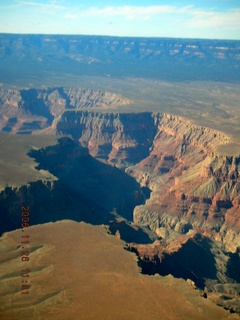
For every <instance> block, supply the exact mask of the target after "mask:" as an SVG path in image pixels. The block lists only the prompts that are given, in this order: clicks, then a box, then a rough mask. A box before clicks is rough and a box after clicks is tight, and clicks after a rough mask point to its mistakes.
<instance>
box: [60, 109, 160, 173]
mask: <svg viewBox="0 0 240 320" xmlns="http://www.w3.org/2000/svg"><path fill="white" fill-rule="evenodd" d="M159 117H161V116H160V115H159ZM158 121H159V120H158V117H153V116H152V114H151V113H147V112H146V113H137V114H103V113H88V112H71V111H70V112H65V113H64V114H63V115H62V117H61V120H60V121H59V122H58V123H57V127H56V130H57V132H58V133H62V134H71V135H72V136H73V137H74V139H75V140H78V141H79V142H80V143H81V144H82V145H84V146H87V147H88V149H89V151H90V153H91V154H92V155H93V156H94V157H97V158H101V159H104V160H106V161H108V162H109V163H113V164H116V165H119V166H124V167H126V166H127V165H129V164H135V163H138V162H139V161H141V160H142V159H143V158H145V157H147V156H148V154H149V148H150V147H151V146H152V142H153V139H154V137H155V134H156V132H157V122H158Z"/></svg>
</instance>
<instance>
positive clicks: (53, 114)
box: [0, 87, 131, 134]
mask: <svg viewBox="0 0 240 320" xmlns="http://www.w3.org/2000/svg"><path fill="white" fill-rule="evenodd" d="M130 103H131V100H130V99H127V98H124V97H122V96H120V95H117V94H115V93H111V92H102V91H99V90H91V89H84V88H70V89H66V88H61V87H60V88H46V89H26V90H8V89H0V131H3V132H11V133H24V134H29V133H33V132H34V131H37V130H41V129H47V128H49V127H50V126H51V125H52V123H53V124H54V123H55V122H56V121H57V120H58V119H59V117H60V116H61V115H62V113H63V112H64V111H65V110H67V109H87V108H100V109H104V108H116V107H118V106H121V105H128V104H130Z"/></svg>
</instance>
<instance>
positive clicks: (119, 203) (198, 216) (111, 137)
mask: <svg viewBox="0 0 240 320" xmlns="http://www.w3.org/2000/svg"><path fill="white" fill-rule="evenodd" d="M37 132H38V130H37V131H36V130H34V128H32V133H33V134H36V133H37ZM45 132H46V133H49V132H51V133H53V132H55V133H56V134H61V135H67V136H71V137H72V139H73V140H75V142H73V141H72V140H71V139H69V138H61V139H60V140H59V142H58V145H57V146H50V147H46V148H44V149H40V150H32V151H30V153H29V156H31V157H34V158H35V161H36V162H37V163H38V165H37V166H36V169H37V170H39V171H41V170H43V171H45V172H49V173H50V174H51V175H52V176H53V177H54V178H55V179H57V180H55V181H52V182H51V181H46V182H45V181H41V180H40V181H36V182H32V183H30V184H29V186H23V187H20V188H10V187H8V188H6V189H5V190H3V191H2V192H1V195H0V201H1V202H0V203H1V208H2V211H3V212H4V219H3V224H2V228H3V229H2V231H6V230H9V229H6V226H8V227H9V226H10V230H11V229H15V228H16V227H17V225H16V222H15V223H14V221H17V220H16V217H17V215H18V208H19V206H20V204H21V203H25V202H26V201H28V203H29V205H30V206H31V207H32V208H33V211H34V212H35V214H34V218H33V219H32V223H33V224H37V223H43V222H48V221H56V220H58V219H66V218H68V219H69V218H71V219H74V220H77V221H81V220H83V221H87V222H91V223H94V224H96V223H98V224H99V223H106V224H108V225H110V230H111V232H113V233H116V234H118V236H119V237H120V238H122V239H125V240H128V242H137V238H138V239H141V240H142V237H143V236H144V233H145V236H144V237H145V238H146V239H147V238H148V237H149V238H148V241H147V243H149V240H150V239H152V240H154V238H155V239H162V240H161V241H162V242H154V244H153V245H148V244H145V245H141V246H138V245H130V250H133V251H136V252H137V254H138V255H139V257H140V259H141V260H142V261H143V262H142V263H140V266H141V267H142V271H143V272H144V273H148V274H154V273H160V274H162V275H165V274H169V273H170V274H173V275H175V276H178V277H182V278H184V279H186V280H187V279H190V280H191V281H193V283H195V284H196V286H197V287H198V288H200V289H201V290H203V289H204V288H205V290H207V291H208V292H210V293H208V296H209V297H211V298H212V300H213V301H215V302H216V303H218V304H220V305H222V306H224V307H226V308H228V309H230V310H232V311H233V312H239V311H240V310H239V308H238V304H239V293H240V284H239V281H240V273H239V270H240V269H239V265H240V255H239V243H240V223H239V221H240V216H239V201H240V200H239V199H240V181H239V166H240V156H239V154H236V153H234V154H232V155H228V156H226V155H224V154H221V153H220V152H219V151H218V147H219V145H227V144H228V143H229V142H230V138H229V137H228V136H227V135H225V134H223V133H221V132H220V131H216V130H214V129H209V128H205V127H201V126H197V125H195V124H193V123H192V122H191V121H189V120H187V119H185V118H182V117H179V116H173V115H169V114H164V113H150V112H145V113H128V114H127V113H121V114H117V113H116V114H110V113H100V112H88V111H79V110H77V111H76V110H67V111H62V114H60V113H59V115H58V116H56V118H55V119H54V120H52V121H51V123H49V124H48V126H46V128H45ZM79 144H80V145H82V147H81V146H79ZM95 158H96V159H98V160H96V159H95ZM99 160H100V161H99ZM118 168H119V169H118ZM120 169H121V170H120ZM130 176H131V177H133V178H134V179H135V180H134V179H133V178H130ZM136 181H137V182H138V183H139V184H137V182H136ZM140 187H142V189H141V188H140ZM148 197H149V199H148ZM36 198H37V199H38V200H36ZM116 215H117V216H120V217H123V218H125V222H124V220H121V219H119V218H118V219H117V220H116V221H115V222H114V219H115V218H116ZM132 220H133V222H134V225H135V226H134V225H131V221H132ZM123 224H125V228H123ZM136 226H140V227H141V228H142V229H137V230H136ZM138 228H139V227H138ZM131 230H132V231H131ZM133 230H135V232H134V231H133ZM141 230H142V231H141ZM148 230H149V231H148ZM141 232H142V236H139V233H141ZM151 232H153V233H155V237H154V236H152V234H151ZM129 233H133V234H135V236H136V237H134V236H132V237H130V236H129ZM140 243H141V241H140ZM207 248H208V249H207ZM182 252H183V253H182ZM194 252H195V258H193V257H194V254H193V253H194ZM186 255H187V256H188V255H189V256H191V260H189V261H191V262H189V263H186V258H185V256H186ZM206 260H207V261H208V264H207V265H205V266H204V264H203V265H202V266H201V265H200V264H199V262H198V261H206ZM144 261H147V267H146V265H145V262H144ZM161 261H162V262H161ZM177 261H178V262H177ZM160 262H161V263H160ZM176 263H177V264H179V266H180V267H179V268H177V270H178V272H176V271H174V270H175V268H173V266H174V265H176ZM204 270H205V271H204ZM225 300H226V301H227V302H226V301H225Z"/></svg>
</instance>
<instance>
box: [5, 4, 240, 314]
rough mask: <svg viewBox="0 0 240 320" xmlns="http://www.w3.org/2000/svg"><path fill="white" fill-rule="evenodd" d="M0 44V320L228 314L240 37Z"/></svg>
mask: <svg viewBox="0 0 240 320" xmlns="http://www.w3.org/2000/svg"><path fill="white" fill-rule="evenodd" d="M31 5H32V4H31ZM0 49H1V50H0V58H1V61H2V63H1V64H0V167H1V174H0V218H1V223H0V234H1V238H0V252H1V257H0V260H1V266H0V267H1V270H2V274H1V281H2V283H3V285H2V286H1V289H0V318H1V317H3V319H4V320H16V319H19V318H21V319H26V320H27V319H29V320H33V319H34V320H41V319H42V315H44V319H46V320H56V319H59V320H68V319H70V318H69V317H71V319H78V318H79V317H80V318H81V319H83V320H86V319H87V320H88V319H89V320H90V319H93V320H96V319H103V320H108V319H109V320H112V319H119V320H123V319H127V320H129V319H138V320H139V319H141V320H142V319H146V320H148V319H149V320H150V319H151V320H153V319H154V320H155V319H160V318H161V319H164V320H168V319H169V320H186V319H187V320H197V319H199V320H209V319H211V320H215V319H216V320H227V319H234V320H235V319H239V315H240V308H239V305H240V271H239V270H240V143H239V141H240V140H239V139H240V129H239V128H240V127H239V125H240V115H239V101H240V94H239V93H240V86H239V83H240V79H239V70H240V43H239V41H225V40H201V39H195V40H194V39H192V40H190V39H167V38H162V39H160V38H134V37H129V38H120V37H107V36H106V37H105V36H101V37H100V36H99V37H98V36H74V35H73V36H67V35H14V34H11V35H7V34H0ZM24 206H26V207H30V210H29V211H30V213H29V216H30V226H29V227H27V229H26V228H22V230H21V229H20V228H21V223H22V221H21V218H22V217H21V208H22V207H24ZM26 231H29V235H30V238H29V240H30V241H27V242H26V248H27V247H28V248H29V250H30V262H29V268H30V269H29V270H31V272H30V273H31V275H30V279H29V280H31V281H29V283H30V282H31V287H30V293H31V294H30V293H29V296H28V297H27V298H29V299H28V300H27V299H26V300H23V299H21V298H22V297H21V295H20V296H19V293H20V290H21V288H20V285H21V281H22V279H21V275H20V274H19V273H20V271H21V270H22V266H23V264H22V262H24V261H22V260H21V254H22V253H21V250H22V249H23V248H22V246H21V244H20V240H21V236H20V235H21V234H24V232H25V233H26ZM26 248H25V249H26ZM124 249H127V250H124ZM129 251H131V252H129ZM26 260H27V259H26ZM26 265H27V264H25V266H26ZM19 279H20V280H19ZM224 309H226V310H224ZM230 313H231V314H230ZM80 318H79V319H80ZM1 319H2V318H1Z"/></svg>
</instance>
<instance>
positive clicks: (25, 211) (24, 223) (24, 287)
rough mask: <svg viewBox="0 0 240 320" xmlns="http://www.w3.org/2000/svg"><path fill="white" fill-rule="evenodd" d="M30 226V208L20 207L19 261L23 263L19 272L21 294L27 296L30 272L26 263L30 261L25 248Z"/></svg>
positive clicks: (28, 253) (28, 241)
mask: <svg viewBox="0 0 240 320" xmlns="http://www.w3.org/2000/svg"><path fill="white" fill-rule="evenodd" d="M29 226H30V207H28V206H22V207H21V228H22V235H21V261H22V262H24V264H25V265H24V268H23V269H22V270H21V278H22V284H21V294H29V290H28V289H29V288H30V270H29V268H28V267H27V263H28V262H29V260H30V251H29V250H27V247H28V245H29V243H30V235H29V234H28V229H27V228H28V227H29Z"/></svg>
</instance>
